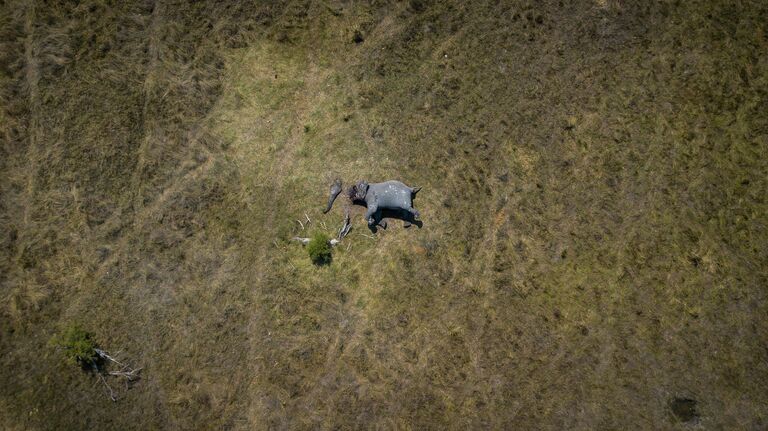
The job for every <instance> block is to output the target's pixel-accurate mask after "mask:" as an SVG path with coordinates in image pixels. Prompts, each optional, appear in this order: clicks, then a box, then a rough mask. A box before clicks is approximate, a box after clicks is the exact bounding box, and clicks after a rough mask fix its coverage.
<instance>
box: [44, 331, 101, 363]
mask: <svg viewBox="0 0 768 431" xmlns="http://www.w3.org/2000/svg"><path fill="white" fill-rule="evenodd" d="M52 342H53V344H55V345H57V346H59V347H62V348H63V349H64V356H65V357H66V359H67V362H69V363H70V364H73V365H80V366H81V367H84V368H86V367H91V366H93V365H95V364H96V362H97V361H98V358H99V357H98V355H97V354H96V347H97V346H96V341H94V339H93V334H91V333H90V332H87V331H85V330H84V329H83V328H81V327H80V326H78V325H72V326H70V327H68V328H67V329H65V330H64V332H63V333H62V334H61V335H59V336H58V337H54V339H53V340H52Z"/></svg>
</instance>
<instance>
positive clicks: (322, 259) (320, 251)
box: [307, 232, 333, 266]
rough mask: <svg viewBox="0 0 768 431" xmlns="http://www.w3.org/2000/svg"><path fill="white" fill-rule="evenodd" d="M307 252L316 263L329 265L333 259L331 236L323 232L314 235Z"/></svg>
mask: <svg viewBox="0 0 768 431" xmlns="http://www.w3.org/2000/svg"><path fill="white" fill-rule="evenodd" d="M307 253H309V258H310V259H312V263H314V264H315V265H318V266H320V265H329V264H330V263H331V260H332V259H333V255H332V254H333V251H332V249H331V243H330V238H329V237H328V235H326V234H325V233H323V232H317V233H315V234H314V235H312V239H311V240H310V241H309V244H308V245H307Z"/></svg>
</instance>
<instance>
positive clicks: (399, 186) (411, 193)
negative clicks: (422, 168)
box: [324, 179, 421, 231]
mask: <svg viewBox="0 0 768 431" xmlns="http://www.w3.org/2000/svg"><path fill="white" fill-rule="evenodd" d="M340 190H341V180H338V179H337V180H335V181H334V182H333V184H331V190H330V196H329V197H328V205H327V207H326V209H325V211H324V212H328V211H330V209H331V207H332V206H333V202H334V201H335V200H336V197H337V196H338V195H339V193H340ZM419 190H421V187H409V186H407V185H405V184H403V183H402V182H400V181H395V180H391V181H384V182H381V183H368V182H366V181H358V182H357V183H356V184H354V185H352V186H351V187H349V189H347V197H348V199H349V202H350V203H351V204H353V205H361V206H364V207H366V208H367V211H366V213H365V219H366V221H367V222H368V225H369V226H371V227H373V226H376V225H381V226H382V227H386V223H383V222H382V218H383V215H387V216H388V217H394V218H400V219H402V220H403V221H404V222H405V226H406V227H407V226H410V223H411V221H414V222H417V223H419V221H417V220H416V219H417V218H419V212H418V211H417V210H416V209H415V208H414V207H413V198H414V197H415V196H416V193H418V191H419ZM345 216H346V219H345V227H344V228H342V231H349V229H348V217H349V212H348V208H347V209H346V210H345Z"/></svg>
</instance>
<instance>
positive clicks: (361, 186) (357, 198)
mask: <svg viewBox="0 0 768 431" xmlns="http://www.w3.org/2000/svg"><path fill="white" fill-rule="evenodd" d="M366 194H368V182H366V181H363V180H360V181H358V182H357V184H355V185H353V186H351V187H350V188H349V189H347V196H349V200H350V201H352V202H353V203H359V204H364V202H365V195H366Z"/></svg>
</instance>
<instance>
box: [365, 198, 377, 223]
mask: <svg viewBox="0 0 768 431" xmlns="http://www.w3.org/2000/svg"><path fill="white" fill-rule="evenodd" d="M378 210H379V205H378V203H376V202H373V203H371V204H370V205H368V211H366V212H365V220H367V221H368V224H369V225H370V226H374V225H376V220H375V219H374V217H373V215H374V214H375V213H376V212H377V211H378Z"/></svg>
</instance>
